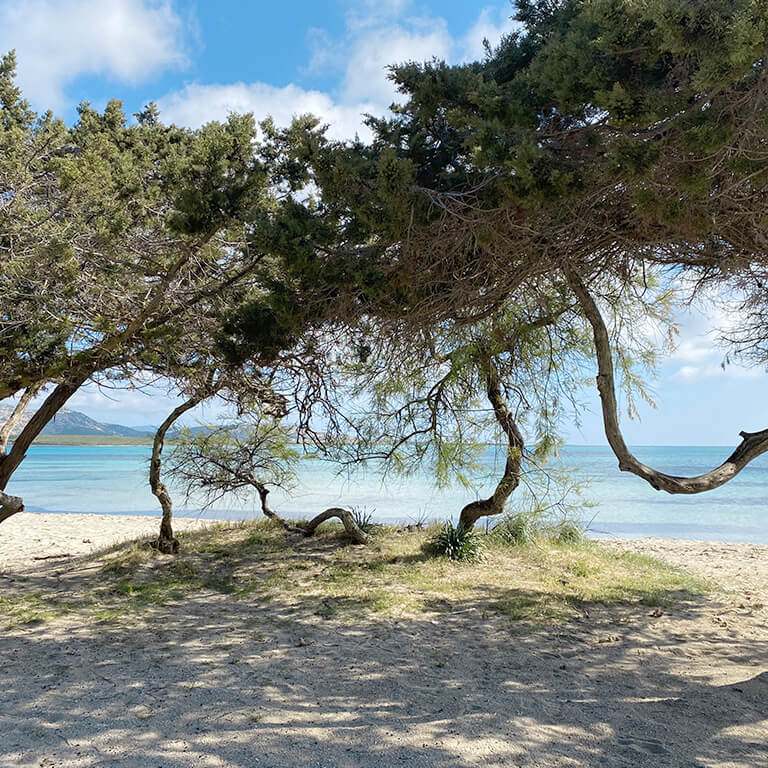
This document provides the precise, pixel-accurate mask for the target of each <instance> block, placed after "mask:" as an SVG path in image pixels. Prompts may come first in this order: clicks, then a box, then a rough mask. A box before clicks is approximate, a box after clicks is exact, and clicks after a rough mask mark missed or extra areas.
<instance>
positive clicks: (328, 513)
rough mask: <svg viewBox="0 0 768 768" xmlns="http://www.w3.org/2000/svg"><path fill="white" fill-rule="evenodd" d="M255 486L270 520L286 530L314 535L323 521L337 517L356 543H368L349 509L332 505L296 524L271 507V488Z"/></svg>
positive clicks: (261, 484)
mask: <svg viewBox="0 0 768 768" xmlns="http://www.w3.org/2000/svg"><path fill="white" fill-rule="evenodd" d="M253 486H254V487H255V488H256V490H257V491H258V494H259V498H260V499H261V511H262V512H263V513H264V515H265V516H266V517H268V518H269V519H270V520H275V521H276V522H278V523H279V524H280V525H282V526H283V528H285V530H286V531H290V532H291V533H300V534H301V535H302V536H305V537H307V538H308V537H310V536H312V535H314V533H315V531H316V530H317V528H318V526H319V525H320V524H321V523H324V522H325V521H326V520H331V519H333V518H334V517H337V518H338V519H339V520H341V522H342V523H343V525H344V530H345V531H346V532H347V535H348V536H349V537H350V538H351V539H352V541H354V542H355V543H356V544H367V543H368V537H367V536H366V535H365V533H364V532H363V531H362V530H361V529H360V526H358V524H357V523H356V522H355V518H354V517H353V515H352V513H351V512H350V511H349V510H348V509H343V508H342V507H331V508H330V509H326V510H325V512H321V513H320V514H319V515H317V516H316V517H313V518H312V519H311V520H310V521H309V522H308V523H307V524H306V525H294V524H293V523H291V522H289V521H288V520H286V519H285V518H283V517H280V515H278V514H277V512H275V511H274V510H272V509H271V508H270V506H269V503H268V501H267V496H268V495H269V489H268V488H267V487H266V486H265V485H264V484H263V483H259V482H254V483H253Z"/></svg>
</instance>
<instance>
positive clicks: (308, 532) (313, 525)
mask: <svg viewBox="0 0 768 768" xmlns="http://www.w3.org/2000/svg"><path fill="white" fill-rule="evenodd" d="M334 517H338V518H339V520H341V522H342V523H344V530H346V532H347V534H348V535H349V537H350V538H351V539H352V540H353V541H354V542H355V543H357V544H367V543H368V537H367V536H366V535H365V534H364V533H363V532H362V531H361V530H360V528H359V527H358V525H357V523H356V522H355V518H354V517H352V513H351V512H350V511H349V510H348V509H343V508H342V507H331V508H330V509H326V510H325V512H321V513H320V514H319V515H317V516H316V517H313V518H312V519H311V520H310V521H309V522H308V523H307V524H306V525H305V526H302V533H303V534H304V535H305V536H312V534H314V532H315V530H316V529H317V527H318V526H319V525H320V524H321V523H324V522H325V521H326V520H330V519H332V518H334Z"/></svg>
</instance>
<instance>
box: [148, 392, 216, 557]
mask: <svg viewBox="0 0 768 768" xmlns="http://www.w3.org/2000/svg"><path fill="white" fill-rule="evenodd" d="M206 397H208V393H207V392H206V393H200V394H197V395H194V396H193V397H190V398H189V400H187V401H186V402H184V403H182V404H181V405H180V406H178V408H174V410H173V411H171V413H170V414H169V415H168V418H167V419H166V420H165V421H164V422H163V423H162V424H161V425H160V427H159V428H158V430H157V432H155V439H154V440H153V441H152V458H151V459H150V462H149V486H150V488H151V489H152V493H153V494H154V495H155V496H156V497H157V500H158V501H159V502H160V507H161V508H162V510H163V517H162V519H161V521H160V535H159V536H158V537H157V541H156V542H155V544H154V546H155V547H156V549H158V550H159V551H160V552H164V553H165V554H166V555H175V554H176V553H177V552H178V551H179V540H178V539H177V538H176V537H175V536H174V535H173V500H172V499H171V494H170V493H168V488H167V487H166V486H165V483H163V481H162V480H161V479H160V472H161V470H162V467H163V446H164V444H165V435H166V433H167V432H168V430H169V429H170V428H171V426H173V424H174V422H175V421H176V420H177V419H178V418H179V417H180V416H182V415H183V414H185V413H186V412H187V411H189V410H191V409H192V408H194V407H195V406H196V405H197V404H198V403H200V402H202V401H203V400H205V398H206Z"/></svg>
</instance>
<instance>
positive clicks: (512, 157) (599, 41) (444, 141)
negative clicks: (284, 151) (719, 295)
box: [280, 0, 768, 493]
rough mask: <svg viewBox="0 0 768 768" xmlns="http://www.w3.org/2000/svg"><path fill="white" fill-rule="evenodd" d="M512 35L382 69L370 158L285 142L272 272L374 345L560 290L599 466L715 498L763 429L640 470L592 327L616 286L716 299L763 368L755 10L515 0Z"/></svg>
mask: <svg viewBox="0 0 768 768" xmlns="http://www.w3.org/2000/svg"><path fill="white" fill-rule="evenodd" d="M518 19H519V20H520V21H521V22H523V24H524V25H525V26H524V29H523V31H521V32H520V33H517V34H514V35H510V36H509V37H508V38H506V39H505V40H504V41H503V42H502V44H501V45H500V46H499V47H498V49H497V50H495V51H491V52H490V53H489V56H488V58H487V59H486V61H484V62H477V63H473V64H469V65H462V66H457V67H449V66H446V65H445V64H443V63H441V62H431V63H428V64H423V65H417V64H406V65H403V66H399V67H395V68H394V69H393V75H392V76H393V79H394V80H395V82H396V83H397V84H398V86H399V87H400V89H401V91H402V92H403V93H404V94H406V96H407V97H408V101H407V103H406V104H405V105H404V106H402V107H399V108H398V110H397V114H396V116H395V117H394V118H393V119H390V120H371V121H370V125H371V127H372V128H373V129H374V132H375V139H374V141H373V143H372V144H371V145H370V146H367V147H366V146H362V145H359V144H356V145H344V144H336V145H333V144H329V143H322V142H320V143H316V144H314V145H311V146H309V147H306V148H305V152H306V156H307V157H308V158H309V161H310V164H311V166H312V168H313V172H314V180H315V183H316V186H317V187H318V189H319V190H320V201H319V204H318V205H317V206H315V207H309V206H305V207H304V208H303V209H301V210H297V205H296V204H295V202H292V203H291V206H290V207H285V208H284V209H283V210H282V211H281V213H280V215H281V216H282V221H283V222H287V221H290V222H292V223H293V225H294V231H300V232H301V237H302V247H301V248H300V249H298V248H295V249H293V253H290V252H289V249H286V251H285V257H286V260H287V262H288V264H289V266H291V267H292V268H293V269H294V270H295V271H296V273H297V274H309V275H311V280H312V281H314V282H316V283H317V282H318V275H326V276H327V275H333V276H334V277H333V279H329V278H326V280H327V283H328V284H327V285H326V287H325V290H324V291H323V296H324V297H325V299H326V300H327V299H328V297H331V298H332V299H333V300H334V301H335V302H337V306H340V307H342V309H341V310H338V311H339V312H340V316H341V317H342V318H346V319H347V320H348V321H352V322H353V320H352V319H353V318H358V319H359V318H370V317H375V319H376V323H375V324H374V327H375V328H376V331H375V332H376V333H384V334H387V335H388V341H389V344H390V349H392V350H396V349H397V344H396V343H395V342H394V341H393V339H394V340H399V341H402V342H403V343H405V344H406V345H407V344H408V343H409V338H412V337H414V336H418V333H419V332H420V331H421V332H423V333H424V334H425V335H428V334H430V333H432V334H434V333H438V332H450V333H455V332H457V329H463V328H470V327H472V326H474V325H476V324H477V323H478V322H480V321H482V320H484V319H487V318H492V317H495V316H498V314H499V312H500V310H501V308H502V307H503V306H504V305H505V303H512V305H514V304H515V302H517V301H521V302H522V303H523V305H525V302H526V300H527V297H529V296H532V295H534V290H535V287H536V286H537V284H540V283H541V282H542V281H545V280H546V281H547V282H548V283H549V285H550V286H551V285H562V284H564V285H565V286H566V290H567V291H568V293H569V295H570V302H571V303H572V310H573V312H574V314H573V315H572V322H573V323H575V324H577V325H579V326H580V327H582V328H583V329H584V330H585V331H587V332H589V333H590V334H591V335H592V337H593V343H594V350H593V351H592V353H591V354H592V355H593V356H594V357H596V359H597V362H598V376H597V382H598V386H599V389H600V394H601V401H602V405H603V411H604V421H605V424H606V431H607V436H608V440H609V444H610V445H611V447H612V448H613V450H614V452H615V453H616V455H617V457H618V458H619V465H620V468H621V469H622V470H627V471H631V472H634V473H635V474H638V475H639V476H640V477H642V478H643V479H645V480H646V481H648V482H650V483H651V484H652V485H653V486H654V487H656V488H660V489H663V490H666V491H668V492H670V493H693V492H700V491H705V490H708V489H710V488H712V487H716V486H717V485H719V484H722V483H723V482H726V481H727V480H729V479H730V478H732V477H733V476H735V474H737V472H738V471H739V470H740V469H741V468H742V467H743V466H745V464H746V463H748V462H749V461H751V460H752V459H754V458H755V457H756V456H757V455H760V454H761V453H763V452H765V451H766V450H768V431H761V432H755V433H742V436H743V438H744V440H743V443H742V445H741V446H740V447H739V448H738V449H737V450H736V451H735V452H734V454H733V455H732V456H731V457H730V458H729V459H728V460H726V462H725V463H724V464H723V466H722V467H720V468H718V469H716V470H714V471H713V472H712V473H707V474H705V475H703V476H702V477H700V478H690V479H686V478H671V477H669V476H666V475H664V474H663V473H660V472H657V471H656V470H652V469H650V468H648V467H644V466H643V465H641V464H640V463H639V462H637V461H636V460H635V459H634V457H632V456H631V454H629V452H628V451H627V449H626V446H625V444H624V441H623V439H622V438H621V435H620V430H619V422H618V417H617V413H616V411H617V409H616V392H615V389H616V375H615V372H614V358H616V357H617V353H619V354H618V357H619V359H621V354H620V345H621V343H622V340H621V334H620V333H619V332H618V331H615V332H614V333H613V334H611V332H610V325H611V323H610V322H609V321H610V319H611V317H612V318H613V321H614V322H613V325H615V326H616V327H617V328H627V327H628V326H629V325H630V319H631V315H627V314H623V315H622V314H621V312H622V311H625V312H626V311H631V312H636V311H637V309H638V306H639V307H640V308H641V309H643V311H644V313H645V312H647V310H648V308H649V304H648V303H645V304H642V303H641V304H640V305H637V304H636V303H634V299H635V298H637V296H638V293H637V292H638V286H640V288H641V289H642V288H644V286H645V285H646V284H651V283H653V282H654V281H655V280H658V279H661V280H662V287H663V288H668V289H670V290H672V289H675V290H677V291H682V288H683V285H684V283H683V281H682V278H683V277H686V278H687V279H688V281H689V284H694V285H695V286H696V289H699V288H700V287H701V286H702V285H706V284H709V283H714V284H717V285H720V286H724V287H725V288H736V289H739V290H741V291H742V292H743V293H744V296H745V298H744V306H745V309H747V310H748V312H749V314H747V315H746V316H745V317H744V323H743V325H742V327H741V329H738V330H737V331H736V332H735V333H734V334H733V341H734V342H735V343H736V347H737V349H736V351H737V352H741V353H742V354H744V355H747V356H749V357H750V359H752V360H756V361H763V360H764V354H765V349H766V348H768V344H766V343H765V341H764V339H765V333H764V326H762V325H761V323H762V319H763V318H764V317H765V314H766V312H765V295H766V294H765V291H764V288H763V286H764V284H765V277H766V275H765V271H766V266H767V265H768V261H767V260H766V244H767V243H766V239H765V205H764V200H765V199H766V192H767V191H768V189H766V186H767V184H768V154H767V153H766V146H768V135H767V134H766V132H767V131H768V123H766V121H765V105H766V97H767V96H768V75H767V73H766V61H768V56H766V54H768V37H767V35H768V22H767V19H768V8H767V7H766V5H765V3H763V2H752V1H751V0H739V1H738V2H734V3H724V2H721V1H720V0H704V1H703V2H700V1H697V2H693V1H692V0H691V1H688V0H684V1H683V2H671V1H670V0H658V1H657V2H651V3H642V4H638V3H632V2H627V1H626V0H592V1H590V2H582V1H580V0H566V1H564V2H554V3H553V2H522V3H521V4H520V7H519V13H518ZM338 277H340V278H342V282H344V281H346V282H345V284H344V287H343V288H341V287H339V285H338V284H337V285H336V286H334V285H333V284H332V283H333V282H334V281H335V280H336V278H338ZM337 282H338V281H337ZM550 295H551V294H548V293H547V292H543V293H542V294H540V296H542V297H543V298H545V299H546V298H547V297H549V296H550ZM640 297H641V298H642V295H641V294H640ZM542 306H543V304H542ZM605 317H608V318H609V321H606V319H605ZM390 359H391V358H390ZM631 363H632V361H631V359H629V358H627V357H626V355H625V356H624V359H623V360H622V368H623V369H624V371H625V372H626V373H628V374H629V375H628V376H625V377H624V381H625V385H627V384H630V385H631V384H632V382H633V380H634V374H633V373H632V368H631ZM513 474H514V472H513Z"/></svg>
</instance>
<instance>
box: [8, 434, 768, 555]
mask: <svg viewBox="0 0 768 768" xmlns="http://www.w3.org/2000/svg"><path fill="white" fill-rule="evenodd" d="M634 451H635V453H636V455H637V457H638V458H639V459H640V460H641V461H643V462H644V463H646V464H649V465H651V466H653V467H655V468H657V469H659V470H662V471H664V472H667V473H669V474H674V475H696V474H700V473H701V472H705V471H707V470H709V469H711V468H713V467H715V466H717V465H718V464H719V463H721V462H722V461H723V460H724V459H725V458H726V457H727V455H728V454H729V453H730V449H728V448H723V447H685V446H682V447H658V446H654V447H636V448H635V449H634ZM149 454H150V448H149V446H33V447H32V448H31V449H30V450H29V453H28V456H27V458H26V460H25V461H24V463H23V464H22V466H21V467H20V468H19V470H18V471H17V473H16V474H15V475H14V477H13V479H12V481H11V483H10V484H9V486H8V489H7V491H8V492H9V493H14V494H16V495H19V496H22V497H23V498H24V501H25V503H26V508H27V510H28V511H30V512H89V513H98V514H110V515H137V514H142V515H145V514H159V507H158V504H157V501H156V499H155V498H154V496H152V494H151V492H150V490H149V485H148V482H147V470H148V461H149ZM483 464H484V465H485V470H486V471H485V472H481V473H480V475H479V478H478V483H477V485H476V487H474V488H471V489H468V488H464V487H461V486H458V487H451V488H447V489H438V488H436V487H435V484H434V480H433V478H432V477H431V476H429V475H427V474H426V473H424V474H417V475H414V476H410V477H408V478H404V479H403V478H401V479H398V478H392V477H387V478H385V479H384V480H382V477H381V473H380V472H379V471H377V469H376V468H375V467H368V468H367V469H365V470H359V471H355V472H354V473H351V474H350V473H345V474H339V472H338V467H337V466H336V465H334V464H332V463H329V462H324V461H321V460H317V459H306V460H303V461H302V462H301V464H300V467H299V482H298V484H297V486H296V487H295V488H294V489H293V490H292V491H291V492H290V493H286V492H283V491H275V492H273V494H272V495H271V496H270V502H271V505H272V507H273V508H274V509H275V510H277V511H279V512H280V513H282V514H284V515H286V516H288V517H302V518H308V517H312V516H314V515H315V514H317V513H318V512H320V511H322V510H323V509H325V508H327V507H330V506H356V507H358V508H360V509H364V510H365V511H366V512H368V513H372V514H373V518H374V519H375V520H377V521H379V522H390V523H408V522H416V521H418V520H435V519H436V520H446V519H453V520H456V519H457V517H458V513H459V512H460V510H461V508H462V506H463V505H464V504H466V503H467V502H469V501H471V500H473V499H476V498H479V497H482V496H487V495H488V494H489V493H490V492H491V490H492V488H493V481H492V477H493V476H494V474H496V475H497V474H498V472H499V469H500V467H501V466H502V465H503V454H501V453H500V452H499V451H498V450H497V449H494V448H492V447H491V448H489V449H488V451H486V454H485V456H484V457H483ZM549 466H550V467H553V468H560V469H570V470H572V472H571V476H572V477H573V478H574V479H576V480H577V481H579V482H582V483H585V484H586V488H585V489H584V490H583V493H582V495H583V497H584V499H586V500H587V501H589V502H590V505H583V506H582V507H581V510H580V512H579V513H577V514H578V515H579V516H580V517H581V518H582V521H583V522H584V523H586V524H588V525H589V530H590V532H591V534H592V535H595V536H620V537H634V536H663V537H676V538H687V539H699V540H719V541H752V542H760V543H764V544H768V525H766V517H767V515H766V511H768V509H767V507H766V501H767V499H766V495H767V492H768V456H763V457H760V458H759V459H757V460H756V461H754V462H752V463H751V464H750V465H749V466H748V467H746V469H744V470H743V471H742V472H741V473H740V474H739V475H738V476H737V477H736V478H735V479H733V480H732V481H731V482H729V483H727V484H726V485H724V486H723V487H722V488H718V489H716V490H714V491H709V492H707V493H703V494H698V495H695V496H670V495H668V494H666V493H663V492H658V491H654V490H653V489H652V488H651V487H650V486H649V485H648V484H647V483H645V482H644V481H642V480H640V479H639V478H637V477H634V476H633V475H629V474H626V473H622V472H619V470H618V467H617V461H616V459H615V457H614V456H613V454H612V453H611V452H610V450H609V449H607V448H604V447H597V446H567V447H566V448H564V449H563V450H562V451H561V453H560V456H559V458H558V460H557V461H555V462H551V463H550V465H549ZM172 490H173V492H174V494H175V496H176V501H177V503H176V514H177V515H179V516H185V517H190V516H193V517H203V518H224V519H242V518H254V517H258V516H260V514H261V512H260V508H259V504H258V498H256V497H255V495H254V496H251V497H247V498H241V499H223V500H219V501H218V502H216V503H215V504H213V505H212V506H210V507H209V508H207V509H201V503H200V500H199V499H191V500H190V502H189V503H188V504H186V505H184V499H183V494H182V493H181V490H180V489H172ZM516 495H517V496H524V495H525V494H516ZM518 503H527V502H526V501H524V500H522V498H521V500H520V502H518Z"/></svg>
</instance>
